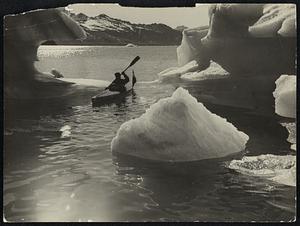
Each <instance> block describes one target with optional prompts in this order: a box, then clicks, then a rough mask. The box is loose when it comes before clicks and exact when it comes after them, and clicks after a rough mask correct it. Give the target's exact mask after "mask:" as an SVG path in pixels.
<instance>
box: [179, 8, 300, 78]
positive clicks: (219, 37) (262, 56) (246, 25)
mask: <svg viewBox="0 0 300 226" xmlns="http://www.w3.org/2000/svg"><path fill="white" fill-rule="evenodd" d="M208 16H209V27H208V28H194V29H186V30H184V31H183V38H182V43H181V45H180V46H179V47H178V48H177V56H178V64H179V66H183V65H185V64H186V63H188V62H190V61H192V60H196V61H197V63H198V65H201V67H202V68H201V69H202V70H204V69H206V68H207V67H208V66H209V64H208V63H209V61H210V60H212V61H214V62H216V63H218V64H219V65H221V66H222V67H223V68H224V69H225V70H226V71H228V72H229V73H230V74H255V73H266V74H269V75H271V74H279V73H281V74H285V73H295V56H296V40H297V32H296V5H295V4H244V3H243V4H213V5H211V6H210V8H209V15H208ZM245 53H247V54H245ZM283 56H284V60H283Z"/></svg>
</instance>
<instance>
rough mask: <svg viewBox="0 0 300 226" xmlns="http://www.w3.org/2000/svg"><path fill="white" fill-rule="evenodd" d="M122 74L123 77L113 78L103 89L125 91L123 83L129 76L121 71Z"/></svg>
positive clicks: (124, 83)
mask: <svg viewBox="0 0 300 226" xmlns="http://www.w3.org/2000/svg"><path fill="white" fill-rule="evenodd" d="M122 75H123V76H124V79H122V78H115V80H113V81H112V83H111V84H110V85H109V86H108V87H106V88H105V89H109V90H110V91H120V92H123V91H126V88H125V85H126V84H127V83H128V82H129V77H128V76H127V75H126V74H125V73H124V72H122Z"/></svg>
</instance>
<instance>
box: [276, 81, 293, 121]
mask: <svg viewBox="0 0 300 226" xmlns="http://www.w3.org/2000/svg"><path fill="white" fill-rule="evenodd" d="M275 83H276V89H275V91H274V92H273V96H274V98H275V112H276V114H278V115H280V116H283V117H288V118H296V76H295V75H281V76H280V77H279V78H278V79H277V80H276V82H275Z"/></svg>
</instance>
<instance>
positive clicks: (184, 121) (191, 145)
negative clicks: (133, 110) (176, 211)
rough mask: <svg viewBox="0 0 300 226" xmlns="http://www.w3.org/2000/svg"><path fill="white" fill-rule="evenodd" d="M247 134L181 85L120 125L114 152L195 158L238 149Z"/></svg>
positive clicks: (169, 158)
mask: <svg viewBox="0 0 300 226" xmlns="http://www.w3.org/2000/svg"><path fill="white" fill-rule="evenodd" d="M248 139H249V137H248V135H246V134H245V133H243V132H241V131H238V130H237V128H235V127H234V126H233V125H232V124H231V123H230V122H228V121H227V120H226V119H224V118H222V117H219V116H218V115H215V114H213V113H211V112H210V111H209V110H207V109H206V108H205V106H204V105H203V104H202V103H199V102H197V100H196V98H194V97H193V96H191V95H190V94H189V92H188V91H187V90H185V89H183V88H181V87H179V88H178V89H177V90H176V91H174V93H173V95H172V96H171V97H168V98H164V99H161V100H159V101H158V102H157V103H155V104H153V105H151V106H150V108H149V109H147V110H146V112H145V113H144V114H143V115H141V116H140V117H139V118H136V119H132V120H129V121H127V122H125V123H124V124H122V125H121V127H120V128H119V130H118V132H117V134H116V136H115V137H114V138H113V140H112V142H111V150H112V153H113V154H122V155H128V156H134V157H138V158H143V159H147V160H155V161H171V162H180V161H195V160H203V159H211V158H221V157H225V156H228V155H231V154H234V153H238V152H241V151H243V150H244V149H245V145H246V143H247V141H248Z"/></svg>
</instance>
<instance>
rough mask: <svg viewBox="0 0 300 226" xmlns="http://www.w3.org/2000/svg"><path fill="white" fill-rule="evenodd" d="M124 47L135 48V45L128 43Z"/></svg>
mask: <svg viewBox="0 0 300 226" xmlns="http://www.w3.org/2000/svg"><path fill="white" fill-rule="evenodd" d="M125 47H137V45H135V44H132V43H128V44H127V45H126V46H125Z"/></svg>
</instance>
